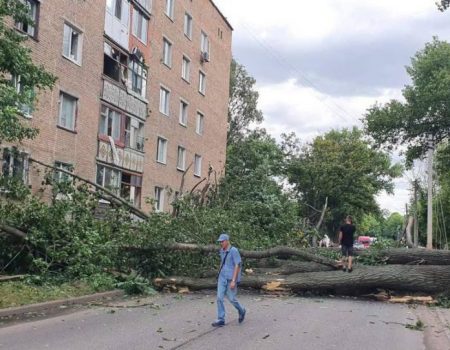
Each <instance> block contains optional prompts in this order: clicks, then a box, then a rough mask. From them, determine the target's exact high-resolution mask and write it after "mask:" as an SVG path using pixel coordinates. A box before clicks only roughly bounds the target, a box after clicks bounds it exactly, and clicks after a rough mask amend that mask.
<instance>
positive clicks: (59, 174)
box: [53, 162, 73, 183]
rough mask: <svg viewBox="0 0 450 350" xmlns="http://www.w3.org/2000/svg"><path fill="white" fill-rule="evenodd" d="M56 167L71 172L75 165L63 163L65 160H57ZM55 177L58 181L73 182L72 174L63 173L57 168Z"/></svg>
mask: <svg viewBox="0 0 450 350" xmlns="http://www.w3.org/2000/svg"><path fill="white" fill-rule="evenodd" d="M55 168H58V169H62V170H65V171H69V172H72V171H73V166H72V165H71V164H67V163H63V162H55ZM53 179H54V181H55V182H57V183H70V182H72V176H70V175H69V174H66V173H63V172H62V171H58V170H55V173H54V177H53Z"/></svg>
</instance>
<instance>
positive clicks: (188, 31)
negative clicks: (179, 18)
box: [184, 12, 192, 39]
mask: <svg viewBox="0 0 450 350" xmlns="http://www.w3.org/2000/svg"><path fill="white" fill-rule="evenodd" d="M184 35H186V36H187V37H188V38H189V39H192V16H191V15H190V14H189V13H187V12H186V13H185V14H184Z"/></svg>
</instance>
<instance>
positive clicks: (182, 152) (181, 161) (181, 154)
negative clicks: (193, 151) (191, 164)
mask: <svg viewBox="0 0 450 350" xmlns="http://www.w3.org/2000/svg"><path fill="white" fill-rule="evenodd" d="M177 169H178V170H183V171H184V170H185V169H186V149H185V148H184V147H181V146H178V157H177Z"/></svg>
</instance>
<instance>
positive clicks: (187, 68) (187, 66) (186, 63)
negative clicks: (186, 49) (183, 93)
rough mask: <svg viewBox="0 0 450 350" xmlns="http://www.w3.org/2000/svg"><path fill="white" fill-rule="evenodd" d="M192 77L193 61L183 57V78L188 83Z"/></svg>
mask: <svg viewBox="0 0 450 350" xmlns="http://www.w3.org/2000/svg"><path fill="white" fill-rule="evenodd" d="M190 76H191V60H190V59H189V58H187V57H186V56H183V62H182V64H181V77H182V78H183V79H184V80H186V81H187V82H188V81H189V80H190Z"/></svg>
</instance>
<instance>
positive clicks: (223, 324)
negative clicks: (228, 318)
mask: <svg viewBox="0 0 450 350" xmlns="http://www.w3.org/2000/svg"><path fill="white" fill-rule="evenodd" d="M211 326H213V327H222V326H225V321H220V320H219V321H214V322H213V323H211Z"/></svg>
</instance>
